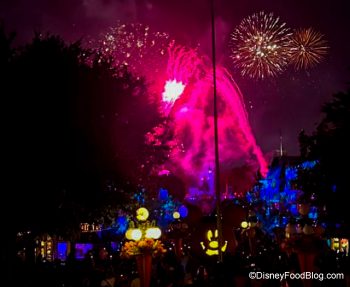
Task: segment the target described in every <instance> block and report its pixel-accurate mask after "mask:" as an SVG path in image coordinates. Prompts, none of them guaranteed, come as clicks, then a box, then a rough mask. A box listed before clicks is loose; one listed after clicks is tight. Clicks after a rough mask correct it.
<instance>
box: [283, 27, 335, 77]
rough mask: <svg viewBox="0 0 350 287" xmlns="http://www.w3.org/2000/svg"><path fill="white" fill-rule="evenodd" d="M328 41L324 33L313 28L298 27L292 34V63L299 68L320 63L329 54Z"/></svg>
mask: <svg viewBox="0 0 350 287" xmlns="http://www.w3.org/2000/svg"><path fill="white" fill-rule="evenodd" d="M327 51H328V46H327V42H326V41H325V40H324V39H323V35H322V34H321V33H319V32H316V31H314V30H313V29H311V28H308V29H298V30H296V31H295V32H294V33H293V35H292V36H291V41H290V63H291V64H293V65H294V67H295V68H296V69H297V70H300V69H307V68H311V67H313V66H315V65H316V64H318V63H319V62H320V61H321V60H322V59H323V57H324V56H325V55H326V54H327Z"/></svg>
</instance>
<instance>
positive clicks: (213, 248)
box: [201, 229, 227, 256]
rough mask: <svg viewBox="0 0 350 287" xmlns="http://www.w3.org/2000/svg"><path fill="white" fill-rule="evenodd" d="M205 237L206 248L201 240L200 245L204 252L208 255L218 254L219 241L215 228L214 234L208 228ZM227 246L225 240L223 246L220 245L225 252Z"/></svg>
mask: <svg viewBox="0 0 350 287" xmlns="http://www.w3.org/2000/svg"><path fill="white" fill-rule="evenodd" d="M207 239H208V241H209V246H208V248H206V247H205V245H204V243H203V242H201V246H202V248H203V250H205V253H206V254H207V255H209V256H212V255H219V242H218V240H217V239H218V230H217V229H216V230H215V234H214V235H213V232H212V231H211V230H208V232H207ZM226 248H227V241H225V244H224V246H222V247H221V251H222V252H225V251H226Z"/></svg>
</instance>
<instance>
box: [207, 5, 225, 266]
mask: <svg viewBox="0 0 350 287" xmlns="http://www.w3.org/2000/svg"><path fill="white" fill-rule="evenodd" d="M210 2H211V7H210V8H211V36H212V64H213V96H214V97H213V100H214V143H215V195H216V228H217V230H218V245H219V246H218V252H219V254H218V262H222V261H223V258H222V250H221V248H222V246H223V244H222V243H223V240H222V218H221V192H220V166H219V163H220V161H219V135H218V109H217V93H216V49H215V6H214V0H210Z"/></svg>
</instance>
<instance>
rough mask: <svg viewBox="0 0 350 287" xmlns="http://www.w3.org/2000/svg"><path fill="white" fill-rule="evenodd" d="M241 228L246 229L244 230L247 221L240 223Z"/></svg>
mask: <svg viewBox="0 0 350 287" xmlns="http://www.w3.org/2000/svg"><path fill="white" fill-rule="evenodd" d="M241 227H242V228H243V229H246V228H247V227H248V222H247V221H242V223H241Z"/></svg>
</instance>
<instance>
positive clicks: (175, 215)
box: [173, 211, 180, 219]
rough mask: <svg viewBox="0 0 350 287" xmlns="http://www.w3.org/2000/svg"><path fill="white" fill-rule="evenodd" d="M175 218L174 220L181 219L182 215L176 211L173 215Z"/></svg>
mask: <svg viewBox="0 0 350 287" xmlns="http://www.w3.org/2000/svg"><path fill="white" fill-rule="evenodd" d="M173 218H174V219H179V218H180V213H179V212H177V211H175V212H174V213H173Z"/></svg>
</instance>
